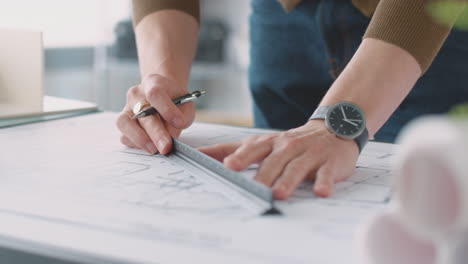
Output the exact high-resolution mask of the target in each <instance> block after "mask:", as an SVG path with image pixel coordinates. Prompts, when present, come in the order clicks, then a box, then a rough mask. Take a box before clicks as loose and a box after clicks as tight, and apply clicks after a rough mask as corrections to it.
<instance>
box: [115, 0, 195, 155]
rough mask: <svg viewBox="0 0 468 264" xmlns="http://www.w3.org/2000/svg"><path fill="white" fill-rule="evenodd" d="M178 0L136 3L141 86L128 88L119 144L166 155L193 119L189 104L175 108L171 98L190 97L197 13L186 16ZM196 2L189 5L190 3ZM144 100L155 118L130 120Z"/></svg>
mask: <svg viewBox="0 0 468 264" xmlns="http://www.w3.org/2000/svg"><path fill="white" fill-rule="evenodd" d="M184 2H185V1H182V0H172V1H167V0H159V1H151V0H136V1H134V17H135V24H136V26H135V33H136V41H137V47H138V57H139V62H140V72H141V79H142V82H141V84H139V85H137V86H134V87H132V88H130V89H129V91H128V94H127V104H126V106H125V107H124V109H123V111H122V113H121V114H120V116H119V118H118V120H117V126H118V128H119V129H120V131H121V132H122V137H121V141H122V143H123V144H125V145H127V146H130V147H136V148H141V149H144V150H146V151H148V152H150V153H156V152H158V151H159V152H161V153H163V154H166V153H168V152H169V151H170V149H171V146H172V140H171V136H175V137H177V136H178V135H179V134H180V132H181V129H183V128H186V127H188V126H189V125H190V124H191V123H192V121H193V119H194V116H195V107H194V105H193V103H188V104H185V105H183V106H180V107H176V106H175V105H174V104H173V103H172V101H171V98H174V97H178V96H181V95H184V94H186V93H187V92H188V80H189V74H190V68H191V64H192V61H193V58H194V54H195V49H196V44H197V39H198V30H199V24H198V22H197V20H198V9H197V8H195V7H192V8H186V9H187V10H188V9H190V10H192V11H193V9H194V8H195V11H193V13H189V11H190V10H189V11H187V10H186V9H183V8H182V7H184V6H185V7H186V5H184ZM194 3H195V4H196V5H197V6H198V2H197V1H190V4H188V6H190V5H192V4H194ZM144 100H146V101H148V102H149V103H150V104H151V105H152V106H153V107H155V108H156V109H157V110H158V112H159V115H155V116H148V117H145V118H142V119H139V120H133V119H131V116H133V112H132V108H133V106H134V105H135V104H136V103H138V102H141V101H144Z"/></svg>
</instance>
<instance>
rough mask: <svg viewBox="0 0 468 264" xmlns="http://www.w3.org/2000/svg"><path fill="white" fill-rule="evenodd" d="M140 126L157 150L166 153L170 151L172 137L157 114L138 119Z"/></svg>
mask: <svg viewBox="0 0 468 264" xmlns="http://www.w3.org/2000/svg"><path fill="white" fill-rule="evenodd" d="M138 122H139V123H140V125H141V127H142V128H143V129H144V130H145V131H146V133H148V135H149V137H150V138H151V140H152V141H153V143H154V145H156V147H157V148H158V151H159V152H160V153H161V154H163V155H166V154H167V153H169V152H170V151H171V148H172V139H171V135H170V134H169V132H168V131H167V129H166V126H164V124H163V122H162V121H161V118H160V117H159V116H154V115H153V116H147V117H143V118H140V119H138Z"/></svg>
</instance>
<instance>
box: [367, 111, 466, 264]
mask: <svg viewBox="0 0 468 264" xmlns="http://www.w3.org/2000/svg"><path fill="white" fill-rule="evenodd" d="M399 143H400V144H401V146H400V152H399V153H398V155H397V156H396V160H395V163H394V166H395V168H394V172H395V176H394V177H395V178H394V188H395V194H394V197H393V200H392V202H391V206H390V207H389V209H388V212H385V213H382V214H380V215H378V216H376V217H375V218H374V219H372V220H371V222H370V223H368V224H367V225H366V226H365V227H364V230H363V233H362V235H361V237H360V238H361V239H360V240H361V241H359V243H360V245H361V246H362V253H363V254H364V256H365V257H364V258H365V259H366V263H369V264H370V263H372V264H386V263H408V264H409V263H411V264H419V263H421V264H432V263H434V264H435V263H437V264H442V263H443V264H462V263H463V264H464V263H468V262H467V259H468V122H467V121H460V120H458V121H457V120H452V119H449V118H447V117H426V118H422V119H419V120H418V121H415V122H413V123H412V124H410V125H409V126H408V127H407V128H406V129H404V131H403V132H402V134H401V135H400V138H399Z"/></svg>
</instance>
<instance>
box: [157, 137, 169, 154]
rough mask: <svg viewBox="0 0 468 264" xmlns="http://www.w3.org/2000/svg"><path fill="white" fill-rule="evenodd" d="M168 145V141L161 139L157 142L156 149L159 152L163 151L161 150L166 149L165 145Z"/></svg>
mask: <svg viewBox="0 0 468 264" xmlns="http://www.w3.org/2000/svg"><path fill="white" fill-rule="evenodd" d="M168 143H169V141H168V140H167V139H165V138H162V139H160V140H159V141H158V149H159V151H161V152H162V151H163V149H165V148H166V146H167V144H168Z"/></svg>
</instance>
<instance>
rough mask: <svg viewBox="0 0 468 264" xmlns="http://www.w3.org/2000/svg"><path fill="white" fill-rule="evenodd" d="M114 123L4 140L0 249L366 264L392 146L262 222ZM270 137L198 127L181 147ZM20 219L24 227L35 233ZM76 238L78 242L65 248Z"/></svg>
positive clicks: (45, 127)
mask: <svg viewBox="0 0 468 264" xmlns="http://www.w3.org/2000/svg"><path fill="white" fill-rule="evenodd" d="M115 118H116V115H115V114H108V113H103V114H94V115H89V116H84V117H79V118H72V119H65V120H60V121H51V122H46V123H40V124H34V125H27V126H21V127H15V128H9V129H2V130H0V146H2V151H1V152H0V212H3V213H4V214H5V215H6V216H8V217H4V218H3V217H0V235H1V234H4V235H6V234H8V236H7V237H9V239H0V244H1V243H3V244H7V245H8V244H11V242H12V241H15V239H14V238H16V239H19V241H20V242H18V243H14V246H15V247H20V248H21V246H22V245H23V246H24V245H25V243H24V240H25V239H27V240H28V241H36V242H37V243H38V244H39V245H44V244H46V245H48V246H47V247H42V248H41V247H38V246H37V245H36V246H35V247H31V246H28V247H26V248H27V249H28V250H34V249H37V250H38V251H41V249H42V251H45V252H47V254H55V255H66V256H75V257H76V258H84V259H89V260H91V261H93V260H95V259H96V258H97V257H98V256H99V258H98V259H99V261H97V262H103V259H106V260H112V259H116V258H117V259H121V260H123V261H129V262H145V263H147V262H154V263H163V262H180V261H184V260H188V259H192V261H193V258H195V259H196V260H200V261H201V260H205V261H218V262H219V261H222V262H224V263H230V260H231V258H232V262H233V263H234V262H236V263H239V262H240V261H242V262H244V263H310V262H311V261H315V262H316V263H344V261H346V263H359V260H357V259H356V258H355V257H354V254H353V245H352V243H353V237H354V232H355V230H356V227H357V226H358V225H359V223H360V222H361V221H362V220H363V219H365V218H366V217H367V215H369V214H372V213H373V212H375V211H376V210H379V209H381V208H383V207H385V206H386V200H387V199H388V198H389V195H390V184H389V182H390V174H391V173H390V171H391V170H390V165H389V160H390V159H391V158H392V156H393V155H394V152H393V147H392V145H388V144H378V143H369V144H368V146H367V147H366V149H365V150H364V152H363V153H362V155H361V158H360V160H359V162H358V168H357V169H356V173H355V175H354V176H353V177H351V178H350V179H348V180H347V181H344V182H342V183H339V184H337V185H336V188H335V193H334V194H333V196H332V197H331V198H327V199H323V198H318V197H315V196H314V195H313V194H312V192H311V183H305V184H303V185H302V186H301V188H300V189H299V190H298V191H297V192H296V193H295V194H294V195H293V197H292V198H291V199H289V200H287V201H283V202H277V206H278V207H279V208H280V209H281V210H282V211H283V213H284V215H283V216H281V217H260V216H258V215H256V214H252V212H251V211H248V210H246V209H245V208H243V207H242V206H239V204H238V203H237V202H236V200H235V199H232V197H231V196H230V195H229V191H226V190H225V189H224V186H221V185H219V184H218V183H217V182H216V181H212V180H210V179H209V178H205V177H202V176H200V177H199V176H196V177H193V176H194V175H190V172H186V171H184V172H181V170H180V168H178V167H177V166H176V165H175V164H171V163H170V162H168V159H166V158H165V157H162V156H148V155H146V154H145V153H144V152H138V151H137V152H135V150H130V149H128V148H125V147H123V146H121V145H120V143H119V133H118V131H117V129H116V128H115V124H114V123H115ZM265 132H267V131H264V130H258V129H247V128H238V127H230V126H220V125H211V124H201V123H198V124H194V125H193V126H192V127H191V128H189V129H188V130H186V131H185V132H184V133H183V134H182V136H181V139H182V140H183V141H185V142H187V143H189V144H192V145H194V146H201V145H207V144H214V143H220V142H227V141H236V140H239V139H241V138H243V137H245V136H249V135H253V134H258V133H265ZM135 153H137V154H138V153H140V155H137V154H135ZM247 174H252V171H248V172H246V175H247ZM16 218H21V221H27V222H28V232H26V231H25V230H24V228H23V229H22V227H21V226H16V224H15V223H19V220H12V219H16ZM61 229H65V230H67V231H66V232H64V231H61V232H63V234H64V235H61V233H57V232H59V231H57V230H61ZM46 233H48V234H50V235H47V236H46V235H45V234H46ZM65 234H66V235H65ZM74 236H80V237H81V239H79V240H76V241H75V243H74V242H73V241H69V239H68V238H69V237H74ZM0 237H3V236H0ZM115 237H119V238H120V239H116V238H115ZM88 242H89V243H88ZM96 244H98V245H96ZM136 245H138V246H136ZM122 248H126V249H127V250H122Z"/></svg>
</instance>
